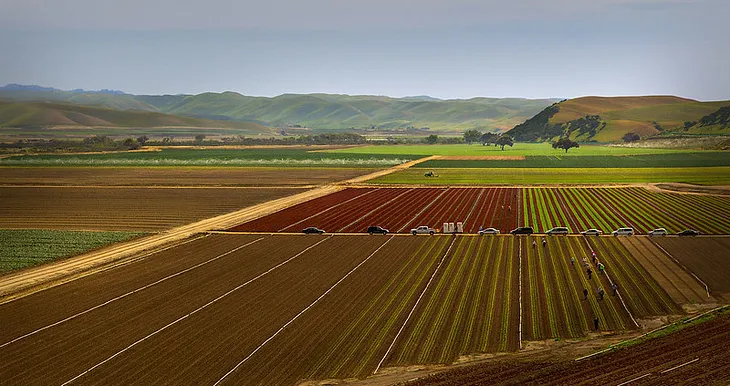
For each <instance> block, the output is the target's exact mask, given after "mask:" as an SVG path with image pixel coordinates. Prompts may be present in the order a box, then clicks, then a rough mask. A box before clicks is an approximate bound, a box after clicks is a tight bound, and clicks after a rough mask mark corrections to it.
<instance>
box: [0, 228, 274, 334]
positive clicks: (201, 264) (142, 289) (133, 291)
mask: <svg viewBox="0 0 730 386" xmlns="http://www.w3.org/2000/svg"><path fill="white" fill-rule="evenodd" d="M264 238H265V237H260V238H258V239H256V240H254V241H251V242H248V243H246V244H244V245H239V246H238V247H236V248H233V249H231V250H230V251H228V252H224V253H221V254H220V255H218V256H216V257H214V258H212V259H210V260H206V261H204V262H202V263H198V264H196V265H194V266H192V267H188V268H186V269H184V270H182V271H179V272H176V273H174V274H172V275H168V276H165V277H163V278H162V279H159V280H156V281H154V282H152V283H150V284H146V285H144V286H142V287H139V288H137V289H134V290H132V291H129V292H127V293H125V294H122V295H119V296H116V297H114V298H111V299H109V300H107V301H105V302H103V303H101V304H97V305H95V306H93V307H91V308H88V309H86V310H84V311H81V312H79V313H77V314H75V315H71V316H69V317H67V318H65V319H61V320H59V321H57V322H55V323H52V324H49V325H47V326H44V327H41V328H39V329H36V330H34V331H31V332H29V333H27V334H25V335H21V336H19V337H17V338H15V339H13V340H11V341H9V342H5V343H3V344H1V345H0V348H3V347H5V346H7V345H9V344H11V343H15V342H17V341H19V340H21V339H25V338H27V337H29V336H32V335H35V334H37V333H39V332H41V331H44V330H47V329H49V328H51V327H55V326H58V325H59V324H62V323H65V322H68V321H69V320H72V319H76V318H77V317H79V316H81V315H84V314H87V313H89V312H91V311H94V310H97V309H99V308H101V307H104V306H106V305H109V304H111V303H113V302H115V301H117V300H121V299H123V298H126V297H127V296H130V295H133V294H135V293H137V292H140V291H144V290H146V289H148V288H150V287H152V286H155V285H157V284H160V283H162V282H164V281H167V280H168V279H172V278H173V277H176V276H180V275H182V274H184V273H187V272H190V271H192V270H194V269H196V268H200V267H202V266H204V265H206V264H208V263H212V262H213V261H215V260H218V259H220V258H223V257H225V256H228V255H230V254H231V253H234V252H236V251H239V250H241V249H243V248H245V247H248V246H250V245H252V244H255V243H257V242H259V241H261V240H263V239H264Z"/></svg>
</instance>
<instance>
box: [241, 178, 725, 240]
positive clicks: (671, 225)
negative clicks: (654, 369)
mask: <svg viewBox="0 0 730 386" xmlns="http://www.w3.org/2000/svg"><path fill="white" fill-rule="evenodd" d="M728 218H730V197H722V196H703V195H686V194H678V193H657V192H654V191H650V190H647V189H644V188H637V187H631V188H374V187H373V188H348V189H346V190H344V191H341V192H337V193H335V194H332V195H329V196H324V197H320V198H318V199H315V200H312V201H310V202H305V203H302V204H299V205H296V206H293V207H290V208H287V209H285V210H282V211H280V212H277V213H273V214H271V215H269V216H266V217H262V218H259V219H257V220H253V221H251V222H248V223H244V224H241V225H239V226H236V227H234V228H232V229H231V230H234V231H252V232H299V231H301V229H303V228H305V227H308V226H316V227H319V228H320V229H324V230H325V231H327V232H345V233H362V232H365V231H366V230H367V227H368V226H369V225H380V226H382V227H384V228H386V229H388V230H390V231H391V232H392V233H408V232H409V230H410V229H411V228H415V227H417V226H419V225H428V226H430V227H432V228H435V229H440V228H441V227H442V225H443V223H444V222H459V221H461V222H463V223H464V232H466V233H476V232H477V231H478V230H479V227H484V228H487V227H495V228H497V229H500V231H501V232H502V233H506V232H509V231H510V230H512V229H514V228H515V227H516V226H518V225H523V224H524V225H527V226H532V227H533V228H534V229H535V230H536V233H542V232H545V231H547V230H549V229H551V228H552V227H555V226H567V227H569V229H570V231H571V233H578V232H580V231H581V230H585V229H589V228H598V229H600V230H602V231H603V232H604V233H610V232H611V231H613V230H615V229H617V228H620V227H625V226H630V227H633V228H634V230H635V231H636V232H637V233H647V232H649V231H651V230H652V229H654V228H657V227H664V228H666V229H667V230H668V231H669V232H671V233H677V232H679V231H681V230H683V229H687V228H694V229H697V230H699V231H701V232H703V233H706V234H730V221H729V220H727V219H728Z"/></svg>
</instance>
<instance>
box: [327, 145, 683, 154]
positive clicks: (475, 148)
mask: <svg viewBox="0 0 730 386" xmlns="http://www.w3.org/2000/svg"><path fill="white" fill-rule="evenodd" d="M323 152H326V153H331V154H353V155H354V154H363V155H398V154H411V155H420V156H424V157H425V156H430V155H443V156H453V155H457V156H559V157H562V156H568V157H571V156H602V155H639V154H673V153H694V152H697V150H692V149H671V148H631V147H623V146H603V145H588V144H581V145H580V148H577V149H571V150H570V151H569V152H568V153H567V154H566V153H565V151H563V150H559V149H553V148H552V146H551V145H550V144H549V143H526V142H518V143H515V145H514V146H513V147H508V146H507V147H505V148H504V150H501V149H500V148H499V147H495V146H482V145H481V144H480V143H475V144H472V145H466V144H456V145H392V146H360V147H353V148H347V149H331V150H323Z"/></svg>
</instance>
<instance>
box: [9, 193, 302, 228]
mask: <svg viewBox="0 0 730 386" xmlns="http://www.w3.org/2000/svg"><path fill="white" fill-rule="evenodd" d="M302 191H304V189H303V188H273V187H271V188H262V189H251V188H122V187H49V186H47V187H7V186H6V187H0V228H5V229H66V230H119V231H122V230H124V231H161V230H165V229H168V228H172V227H174V226H178V225H183V224H188V223H191V222H194V221H197V220H202V219H205V218H209V217H213V216H216V215H220V214H224V213H229V212H233V211H235V210H238V209H241V208H244V207H247V206H251V205H254V204H258V203H261V202H265V201H269V200H274V199H277V198H281V197H285V196H289V195H292V194H295V193H299V192H302Z"/></svg>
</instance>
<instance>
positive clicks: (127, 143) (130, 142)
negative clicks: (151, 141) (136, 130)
mask: <svg viewBox="0 0 730 386" xmlns="http://www.w3.org/2000/svg"><path fill="white" fill-rule="evenodd" d="M122 145H123V146H124V147H125V148H127V149H129V150H136V149H139V147H140V146H139V143H138V142H137V141H135V140H134V139H132V138H127V139H125V140H124V143H123V144H122Z"/></svg>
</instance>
